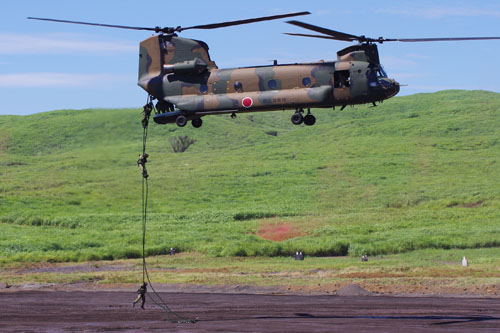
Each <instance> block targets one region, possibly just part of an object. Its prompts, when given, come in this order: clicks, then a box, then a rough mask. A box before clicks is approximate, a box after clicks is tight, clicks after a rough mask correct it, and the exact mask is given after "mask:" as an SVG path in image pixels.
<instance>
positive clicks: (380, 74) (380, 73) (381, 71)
mask: <svg viewBox="0 0 500 333" xmlns="http://www.w3.org/2000/svg"><path fill="white" fill-rule="evenodd" d="M376 72H377V78H379V77H387V73H386V72H385V70H384V67H382V65H380V67H378V68H377V69H376Z"/></svg>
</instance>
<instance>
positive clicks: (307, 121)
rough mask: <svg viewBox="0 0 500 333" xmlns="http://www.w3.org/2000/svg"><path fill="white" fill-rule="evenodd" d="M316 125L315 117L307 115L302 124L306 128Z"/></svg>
mask: <svg viewBox="0 0 500 333" xmlns="http://www.w3.org/2000/svg"><path fill="white" fill-rule="evenodd" d="M315 123H316V117H315V116H313V115H312V114H308V115H306V116H305V117H304V124H306V125H307V126H312V125H314V124H315Z"/></svg>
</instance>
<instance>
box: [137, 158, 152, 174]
mask: <svg viewBox="0 0 500 333" xmlns="http://www.w3.org/2000/svg"><path fill="white" fill-rule="evenodd" d="M148 157H149V154H146V153H144V154H141V155H139V159H138V160H137V167H138V168H139V169H140V170H141V172H142V176H143V177H144V178H148V177H149V176H148V171H147V170H146V163H147V162H148Z"/></svg>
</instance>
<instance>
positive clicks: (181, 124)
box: [175, 115, 187, 127]
mask: <svg viewBox="0 0 500 333" xmlns="http://www.w3.org/2000/svg"><path fill="white" fill-rule="evenodd" d="M175 123H176V124H177V126H179V127H184V126H186V124H187V118H186V116H183V115H180V116H178V117H177V118H176V119H175Z"/></svg>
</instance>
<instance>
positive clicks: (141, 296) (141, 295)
mask: <svg viewBox="0 0 500 333" xmlns="http://www.w3.org/2000/svg"><path fill="white" fill-rule="evenodd" d="M147 291H148V284H147V282H144V283H143V284H142V285H141V287H140V288H139V289H137V298H136V299H135V301H134V303H132V307H134V308H135V304H136V303H137V302H139V301H140V300H142V304H141V309H143V310H144V303H146V292H147Z"/></svg>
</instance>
